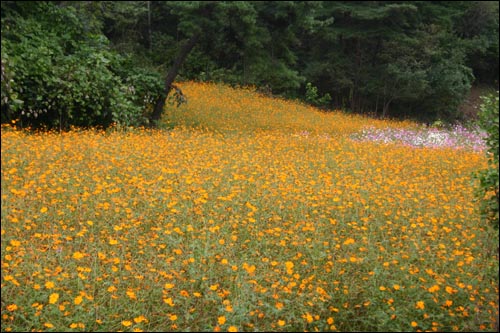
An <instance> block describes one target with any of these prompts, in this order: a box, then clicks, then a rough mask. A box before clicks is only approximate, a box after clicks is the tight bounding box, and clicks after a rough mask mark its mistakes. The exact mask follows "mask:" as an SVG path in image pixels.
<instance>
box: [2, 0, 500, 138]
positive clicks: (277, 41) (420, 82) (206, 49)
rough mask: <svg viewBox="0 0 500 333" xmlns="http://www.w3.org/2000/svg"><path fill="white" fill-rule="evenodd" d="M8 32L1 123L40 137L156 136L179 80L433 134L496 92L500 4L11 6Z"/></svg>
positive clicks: (5, 11)
mask: <svg viewBox="0 0 500 333" xmlns="http://www.w3.org/2000/svg"><path fill="white" fill-rule="evenodd" d="M1 24H2V122H10V121H12V120H19V121H20V122H23V123H24V124H27V125H31V126H48V127H57V126H58V127H60V128H63V127H64V128H67V127H68V126H71V125H76V126H97V125H98V126H109V125H110V124H111V123H122V124H127V125H141V124H148V123H149V124H152V123H156V121H157V120H158V119H159V118H160V117H161V114H162V112H163V105H164V101H165V97H166V95H167V94H168V92H169V91H170V89H171V87H172V85H173V84H174V82H175V81H176V80H200V81H216V82H218V81H221V82H226V83H230V84H234V85H255V86H257V87H259V88H261V89H262V90H265V91H268V92H272V93H273V94H279V95H282V96H285V97H290V98H299V99H303V100H304V101H306V102H310V103H316V104H317V105H320V104H321V106H324V107H325V108H327V109H328V108H342V109H344V110H348V111H351V112H356V113H366V114H370V115H373V116H378V117H406V118H414V119H420V120H426V121H431V120H435V119H438V118H439V119H443V120H449V121H453V120H457V119H461V118H462V117H463V115H462V114H461V113H460V111H459V108H458V106H459V104H460V103H461V102H462V101H463V99H464V98H465V96H466V94H467V93H468V91H469V90H470V87H471V85H472V84H479V83H481V84H489V85H493V86H498V73H499V70H498V60H499V59H498V2H485V1H472V2H471V1H440V2H421V1H235V2H233V1H127V2H121V1H99V2H73V1H45V2H35V1H33V2H19V1H2V13H1ZM313 95H314V98H313V97H312V96H313ZM321 96H323V97H324V98H321Z"/></svg>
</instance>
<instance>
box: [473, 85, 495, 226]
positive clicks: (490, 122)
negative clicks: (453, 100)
mask: <svg viewBox="0 0 500 333" xmlns="http://www.w3.org/2000/svg"><path fill="white" fill-rule="evenodd" d="M482 100H483V104H481V108H480V109H481V112H480V113H479V124H480V126H481V128H482V129H484V130H485V131H486V132H487V133H488V136H487V138H486V145H487V147H488V150H487V154H488V163H489V168H488V169H487V170H483V171H481V172H479V173H478V174H477V176H478V178H479V181H480V187H479V190H478V195H479V196H480V199H481V213H482V217H483V218H484V219H486V220H487V221H488V222H490V223H492V225H493V227H495V228H496V229H498V200H499V197H498V183H499V180H498V177H499V176H498V147H499V143H498V142H499V127H498V117H499V114H498V91H497V93H496V96H494V95H493V94H490V95H488V96H483V97H482Z"/></svg>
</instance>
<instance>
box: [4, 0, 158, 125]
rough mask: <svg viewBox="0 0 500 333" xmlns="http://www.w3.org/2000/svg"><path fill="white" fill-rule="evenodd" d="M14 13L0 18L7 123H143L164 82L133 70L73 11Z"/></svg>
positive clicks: (39, 7) (39, 8)
mask: <svg viewBox="0 0 500 333" xmlns="http://www.w3.org/2000/svg"><path fill="white" fill-rule="evenodd" d="M2 9H3V8H2ZM10 9H12V8H10ZM16 9H17V12H16V13H15V14H11V15H9V18H5V19H4V18H2V122H5V121H10V120H14V119H15V120H19V124H21V125H22V126H31V127H34V128H38V127H48V128H54V127H55V128H60V129H61V128H68V127H69V126H71V125H74V126H82V127H90V126H103V127H107V126H109V125H111V124H112V123H119V124H123V125H140V124H142V123H144V121H145V119H146V117H145V116H144V114H143V113H144V112H145V111H146V110H147V108H148V106H149V105H150V104H151V103H152V100H153V99H154V98H155V97H156V96H154V97H153V96H150V95H151V94H157V93H159V91H160V89H161V78H159V77H158V76H157V75H154V74H151V73H147V72H146V71H143V72H140V71H135V72H131V70H130V69H128V68H127V67H126V59H124V58H123V57H121V56H119V55H118V54H116V53H115V52H112V51H111V50H110V48H109V46H108V40H107V39H106V38H105V37H104V36H103V35H102V34H100V33H99V32H95V33H91V32H90V31H87V29H86V27H85V24H84V22H83V21H82V19H81V17H80V16H78V15H77V14H76V10H75V8H72V7H57V6H55V5H53V4H51V3H36V5H35V4H31V7H30V10H29V11H28V10H23V7H22V6H21V7H20V8H16ZM13 17H14V18H15V20H14V19H12V18H13ZM4 64H5V66H4ZM4 67H5V71H4ZM4 72H5V75H4ZM4 77H5V79H4ZM4 86H5V88H6V89H5V93H4Z"/></svg>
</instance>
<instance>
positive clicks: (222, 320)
mask: <svg viewBox="0 0 500 333" xmlns="http://www.w3.org/2000/svg"><path fill="white" fill-rule="evenodd" d="M217 322H218V323H219V325H224V323H225V322H226V317H224V316H220V317H219V318H217Z"/></svg>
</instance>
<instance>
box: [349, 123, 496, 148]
mask: <svg viewBox="0 0 500 333" xmlns="http://www.w3.org/2000/svg"><path fill="white" fill-rule="evenodd" d="M485 137H486V134H485V133H484V132H483V131H481V130H480V129H478V128H473V129H467V128H466V127H464V126H462V125H454V126H453V127H451V128H449V129H440V128H435V127H425V126H422V127H419V128H416V129H394V128H385V129H377V128H374V127H367V128H365V129H363V130H362V131H361V133H357V134H355V135H353V136H352V139H353V140H357V141H375V142H382V143H396V144H402V145H406V146H410V147H431V148H440V147H448V148H462V149H472V150H474V151H482V150H484V149H485V148H486V145H485V141H484V139H485Z"/></svg>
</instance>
